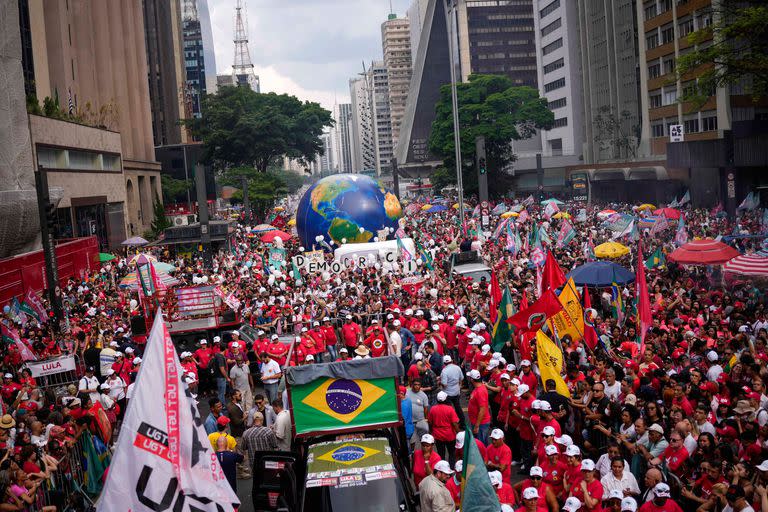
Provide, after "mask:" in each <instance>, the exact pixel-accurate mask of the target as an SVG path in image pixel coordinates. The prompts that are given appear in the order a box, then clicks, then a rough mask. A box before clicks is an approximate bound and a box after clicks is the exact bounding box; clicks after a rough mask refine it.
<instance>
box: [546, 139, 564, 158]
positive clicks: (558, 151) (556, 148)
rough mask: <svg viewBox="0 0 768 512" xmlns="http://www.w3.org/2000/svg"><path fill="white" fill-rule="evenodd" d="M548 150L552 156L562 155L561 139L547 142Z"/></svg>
mask: <svg viewBox="0 0 768 512" xmlns="http://www.w3.org/2000/svg"><path fill="white" fill-rule="evenodd" d="M549 149H550V150H551V151H552V156H560V155H562V154H563V139H552V140H550V141H549Z"/></svg>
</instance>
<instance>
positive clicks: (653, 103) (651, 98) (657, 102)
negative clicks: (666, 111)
mask: <svg viewBox="0 0 768 512" xmlns="http://www.w3.org/2000/svg"><path fill="white" fill-rule="evenodd" d="M648 103H649V104H650V107H651V108H659V107H660V106H661V91H660V90H658V89H656V90H655V91H651V92H649V93H648Z"/></svg>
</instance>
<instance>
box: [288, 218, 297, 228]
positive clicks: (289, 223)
mask: <svg viewBox="0 0 768 512" xmlns="http://www.w3.org/2000/svg"><path fill="white" fill-rule="evenodd" d="M288 225H289V226H291V227H293V226H295V225H296V219H291V220H289V221H288Z"/></svg>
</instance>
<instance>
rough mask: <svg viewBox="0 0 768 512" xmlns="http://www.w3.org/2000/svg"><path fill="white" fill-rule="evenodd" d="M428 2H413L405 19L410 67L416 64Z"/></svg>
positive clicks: (416, 0) (424, 0)
mask: <svg viewBox="0 0 768 512" xmlns="http://www.w3.org/2000/svg"><path fill="white" fill-rule="evenodd" d="M428 4H429V0H413V1H412V2H411V5H410V6H409V7H408V10H407V11H406V13H405V17H406V18H408V25H409V30H408V32H409V39H410V40H411V66H414V65H415V64H416V53H417V52H418V51H419V40H420V39H421V30H422V28H423V27H424V19H425V17H426V15H427V5H428Z"/></svg>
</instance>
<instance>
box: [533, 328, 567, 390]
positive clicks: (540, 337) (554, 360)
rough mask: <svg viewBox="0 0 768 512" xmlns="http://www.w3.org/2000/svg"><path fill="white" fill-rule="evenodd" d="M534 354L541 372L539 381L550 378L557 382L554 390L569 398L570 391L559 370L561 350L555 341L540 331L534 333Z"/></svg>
mask: <svg viewBox="0 0 768 512" xmlns="http://www.w3.org/2000/svg"><path fill="white" fill-rule="evenodd" d="M536 355H537V357H538V363H539V372H540V373H541V382H546V381H547V380H548V379H552V380H554V381H555V384H557V388H556V391H557V392H558V393H560V394H561V395H563V396H565V397H568V398H570V396H571V393H570V392H569V391H568V386H567V385H566V383H565V381H564V380H563V376H562V375H560V372H561V371H562V369H563V351H562V350H560V349H559V348H558V347H557V345H555V342H554V341H552V340H551V339H549V337H548V336H547V335H546V334H544V333H543V332H541V331H538V332H537V333H536Z"/></svg>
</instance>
